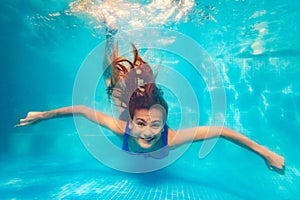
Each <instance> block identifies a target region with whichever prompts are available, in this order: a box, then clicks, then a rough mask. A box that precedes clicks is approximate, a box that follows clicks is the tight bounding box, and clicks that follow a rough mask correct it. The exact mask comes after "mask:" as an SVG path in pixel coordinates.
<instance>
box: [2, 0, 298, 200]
mask: <svg viewBox="0 0 300 200" xmlns="http://www.w3.org/2000/svg"><path fill="white" fill-rule="evenodd" d="M68 3H69V2H68V1H60V2H59V3H58V2H56V1H47V2H44V1H37V0H32V1H26V2H25V1H6V0H4V1H2V2H1V6H0V9H1V12H0V13H1V14H0V20H1V21H0V22H1V27H2V29H1V37H0V41H1V68H0V69H1V74H0V76H1V79H0V88H1V94H2V95H1V97H2V98H1V104H0V106H1V111H2V114H1V115H0V125H1V132H0V133H1V140H0V144H1V145H0V156H1V157H0V159H1V168H0V198H1V199H11V198H17V199H28V198H46V199H50V198H63V197H66V198H68V197H69V198H72V197H77V198H79V197H81V198H97V197H99V198H100V197H103V198H104V197H105V198H107V199H111V198H112V197H113V195H117V196H114V197H115V198H117V197H118V198H120V199H126V198H127V199H130V198H131V199H132V197H142V196H139V195H144V197H149V198H151V197H154V196H153V195H156V196H155V197H158V195H160V197H161V198H168V199H172V198H173V199H176V198H178V199H179V198H180V197H182V198H183V197H184V198H186V199H188V196H190V198H192V197H194V198H196V197H202V198H203V199H231V198H232V197H233V196H234V197H236V198H237V199H266V198H273V199H297V198H299V196H300V192H299V191H300V190H299V188H300V164H299V158H300V151H299V150H298V147H299V144H300V135H299V130H300V123H299V120H300V114H299V112H300V80H299V77H300V68H299V66H298V65H299V63H300V39H299V37H298V35H299V28H300V25H299V22H298V19H299V17H300V16H299V15H300V14H299V7H300V4H299V1H296V0H293V1H286V2H274V1H272V2H271V1H219V2H218V1H203V2H201V4H200V5H199V6H200V7H201V9H208V7H207V6H214V7H215V8H214V9H208V10H207V12H208V13H209V14H210V17H212V18H213V19H210V20H203V21H202V23H201V24H199V23H197V24H195V23H193V20H191V22H190V23H182V24H179V25H177V26H176V27H177V29H178V30H179V31H180V32H182V33H184V34H186V35H188V36H190V37H192V38H193V39H195V40H196V41H198V42H199V44H200V45H201V46H202V47H203V48H204V49H205V50H206V51H207V53H208V54H209V55H210V56H211V57H212V59H213V61H214V63H215V65H216V67H218V69H219V70H220V73H221V74H222V78H223V81H224V85H225V88H226V97H227V99H226V100H227V111H226V125H227V126H229V127H230V128H232V129H234V130H237V131H240V132H242V133H243V134H245V135H246V136H248V137H250V138H252V139H254V140H255V141H257V142H258V143H260V144H263V145H265V146H267V147H268V148H270V149H272V150H274V151H276V152H278V153H280V154H282V155H283V156H284V157H285V158H286V173H285V175H279V174H277V173H274V172H271V171H269V170H268V169H267V168H266V166H265V164H264V161H263V160H262V159H261V158H259V157H258V156H256V155H254V154H252V153H250V152H249V151H247V150H244V149H242V148H240V147H237V146H235V145H234V144H232V143H230V142H227V141H224V140H219V141H218V143H217V145H216V147H215V148H214V150H213V151H212V152H211V153H210V154H209V156H207V157H205V159H201V160H199V159H198V151H199V149H200V147H201V143H197V144H194V145H192V146H191V148H190V149H189V150H188V151H187V152H186V153H185V154H184V155H183V156H182V158H181V159H179V160H178V161H177V162H175V163H174V164H172V165H171V166H169V167H167V168H165V169H163V170H160V171H157V172H153V173H149V174H140V175H139V174H126V173H121V172H118V171H115V170H113V169H110V168H108V167H106V166H104V165H102V164H101V163H99V162H98V161H96V160H95V159H94V158H93V157H92V156H91V155H90V154H89V153H88V151H87V150H86V149H85V147H84V146H83V144H82V143H81V141H80V139H79V137H78V135H77V133H76V127H75V125H74V122H73V119H72V118H67V119H54V120H49V121H45V122H43V123H41V124H38V125H35V126H28V127H22V128H13V125H14V124H16V123H17V121H18V119H19V118H21V117H24V116H25V114H26V113H27V112H28V111H30V110H48V109H53V108H56V107H60V106H67V105H71V104H72V89H73V84H74V80H75V77H76V74H77V71H78V69H79V68H80V65H81V63H82V62H83V60H84V59H85V57H86V56H87V55H88V53H89V52H90V51H91V50H92V49H93V48H94V47H95V46H96V45H98V44H99V43H100V42H101V41H103V36H101V35H99V37H95V36H94V34H92V33H98V32H97V31H98V30H93V29H91V27H89V26H88V25H87V24H86V22H85V21H84V20H82V19H79V18H77V17H75V16H67V15H62V16H60V17H57V18H45V17H44V16H47V14H49V13H53V12H57V11H60V12H63V11H64V10H65V9H66V8H67V6H68ZM196 14H197V13H195V15H196ZM251 16H252V17H251ZM253 16H255V17H253ZM198 22H199V21H198ZM262 28H266V29H267V32H265V34H263V35H262V34H261V33H260V32H259V30H262ZM255 41H258V43H259V44H263V48H260V49H263V50H262V51H261V52H259V53H258V54H257V53H255V52H254V49H255V47H253V46H252V47H251V45H253V44H254V43H255ZM186 48H188V47H186ZM203 91H205V88H203ZM206 97H207V96H205V95H204V97H203V100H205V99H206ZM208 101H209V99H208ZM206 104H207V103H205V102H204V103H203V105H206ZM203 110H204V111H203V113H202V115H204V116H203V117H202V119H203V121H202V122H201V124H207V123H208V121H209V116H208V115H206V116H205V113H206V112H205V111H207V112H209V109H208V108H207V109H206V108H203ZM117 183H118V184H119V185H118V184H117ZM116 185H117V186H118V187H116ZM122 191H123V192H122ZM145 191H148V193H146V194H145ZM145 195H148V196H145ZM184 195H185V196H184Z"/></svg>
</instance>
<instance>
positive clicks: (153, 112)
mask: <svg viewBox="0 0 300 200" xmlns="http://www.w3.org/2000/svg"><path fill="white" fill-rule="evenodd" d="M163 118H164V115H163V112H162V111H161V110H160V109H158V108H151V109H149V110H148V109H137V110H135V112H134V117H133V119H143V120H145V121H154V120H160V121H163Z"/></svg>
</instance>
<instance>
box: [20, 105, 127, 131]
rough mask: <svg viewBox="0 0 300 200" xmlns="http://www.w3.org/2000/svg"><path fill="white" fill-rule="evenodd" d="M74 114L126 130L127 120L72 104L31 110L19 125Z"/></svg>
mask: <svg viewBox="0 0 300 200" xmlns="http://www.w3.org/2000/svg"><path fill="white" fill-rule="evenodd" d="M73 115H81V116H84V117H86V118H87V119H89V120H91V121H93V122H95V123H97V124H99V125H101V126H103V127H106V128H108V129H110V130H111V131H113V132H114V133H117V134H121V135H122V134H123V133H124V132H125V126H126V122H125V121H122V120H118V119H116V118H113V117H111V116H109V115H106V114H104V113H102V112H99V111H97V110H94V109H91V108H88V107H86V106H70V107H63V108H58V109H55V110H50V111H45V112H29V113H28V114H27V116H26V118H24V119H20V123H19V124H17V125H15V127H17V126H26V125H29V124H34V123H37V122H40V121H42V120H46V119H51V118H55V117H67V116H73Z"/></svg>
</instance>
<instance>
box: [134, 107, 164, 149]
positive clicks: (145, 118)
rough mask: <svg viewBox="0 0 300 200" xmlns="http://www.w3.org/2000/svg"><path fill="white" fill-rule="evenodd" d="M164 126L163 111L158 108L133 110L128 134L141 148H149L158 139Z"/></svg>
mask: <svg viewBox="0 0 300 200" xmlns="http://www.w3.org/2000/svg"><path fill="white" fill-rule="evenodd" d="M163 127H164V116H163V112H162V111H161V110H160V109H158V108H151V109H150V110H147V109H139V110H135V113H134V116H133V120H132V121H131V122H130V124H129V128H130V129H131V133H130V135H131V136H132V138H133V140H134V141H135V143H137V144H138V145H139V147H140V148H142V149H147V150H150V149H151V148H152V147H154V146H155V144H157V143H158V141H160V138H161V133H162V131H163Z"/></svg>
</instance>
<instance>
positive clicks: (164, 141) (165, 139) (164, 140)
mask: <svg viewBox="0 0 300 200" xmlns="http://www.w3.org/2000/svg"><path fill="white" fill-rule="evenodd" d="M168 129H169V127H168V125H167V124H165V125H164V131H163V132H162V136H161V137H162V147H165V146H167V145H168Z"/></svg>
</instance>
